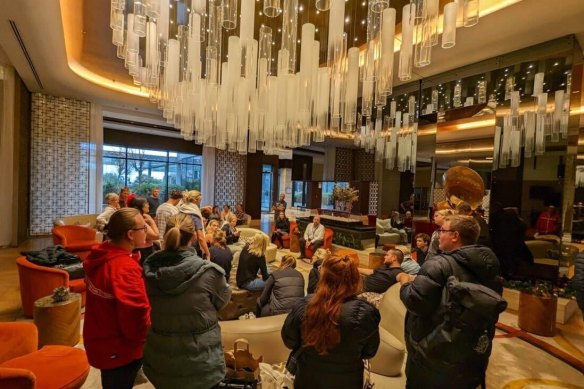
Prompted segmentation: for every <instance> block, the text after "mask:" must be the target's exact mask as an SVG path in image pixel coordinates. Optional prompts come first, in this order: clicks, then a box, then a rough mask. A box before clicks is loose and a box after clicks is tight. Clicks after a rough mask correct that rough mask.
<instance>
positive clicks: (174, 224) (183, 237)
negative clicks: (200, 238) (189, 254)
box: [164, 213, 195, 251]
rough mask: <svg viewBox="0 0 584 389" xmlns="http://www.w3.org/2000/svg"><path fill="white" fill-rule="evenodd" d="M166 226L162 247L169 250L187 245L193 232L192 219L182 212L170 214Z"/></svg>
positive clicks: (193, 224)
mask: <svg viewBox="0 0 584 389" xmlns="http://www.w3.org/2000/svg"><path fill="white" fill-rule="evenodd" d="M166 227H167V228H166V234H164V249H165V250H169V251H177V250H178V249H179V248H180V247H184V246H188V244H189V242H190V241H191V239H192V238H193V235H194V234H195V223H194V222H193V219H192V218H191V216H190V215H186V214H184V213H180V214H178V215H174V216H171V217H170V218H169V219H168V222H167V224H166Z"/></svg>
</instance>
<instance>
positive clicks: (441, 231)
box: [438, 228, 457, 234]
mask: <svg viewBox="0 0 584 389" xmlns="http://www.w3.org/2000/svg"><path fill="white" fill-rule="evenodd" d="M438 232H439V233H440V234H441V233H443V232H457V231H456V230H445V229H444V228H440V229H439V230H438Z"/></svg>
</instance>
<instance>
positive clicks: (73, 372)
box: [0, 322, 89, 389]
mask: <svg viewBox="0 0 584 389" xmlns="http://www.w3.org/2000/svg"><path fill="white" fill-rule="evenodd" d="M0 344H1V345H2V347H1V348H0V387H1V388H3V389H34V388H39V389H41V388H42V389H65V388H67V389H76V388H80V387H81V386H82V385H83V383H84V382H85V380H86V379H87V375H88V374H89V363H88V362H87V356H86V355H85V351H84V350H82V349H78V348H74V347H68V346H45V347H43V348H42V349H40V350H37V346H38V331H37V328H36V326H35V325H34V324H33V323H28V322H11V323H0Z"/></svg>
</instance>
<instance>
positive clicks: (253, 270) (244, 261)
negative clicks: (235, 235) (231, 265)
mask: <svg viewBox="0 0 584 389" xmlns="http://www.w3.org/2000/svg"><path fill="white" fill-rule="evenodd" d="M267 247H268V236H267V235H266V234H264V233H263V232H258V233H257V234H255V235H254V237H253V241H252V242H251V243H249V244H246V245H245V247H244V248H243V250H242V251H241V254H240V255H239V265H238V266H237V275H236V281H237V287H238V288H240V289H247V290H250V291H256V290H263V289H264V287H265V286H266V280H267V279H268V276H269V275H270V274H269V272H268V266H267V264H266V248H267ZM258 272H260V273H261V275H262V278H258Z"/></svg>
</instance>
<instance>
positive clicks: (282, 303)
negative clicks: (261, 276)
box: [258, 267, 304, 317]
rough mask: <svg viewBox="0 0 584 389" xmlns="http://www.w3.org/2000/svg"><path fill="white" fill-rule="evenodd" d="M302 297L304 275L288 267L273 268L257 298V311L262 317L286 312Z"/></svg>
mask: <svg viewBox="0 0 584 389" xmlns="http://www.w3.org/2000/svg"><path fill="white" fill-rule="evenodd" d="M303 297H304V277H303V276H302V274H301V273H300V272H299V271H298V270H296V269H292V268H290V267H288V268H286V269H278V270H275V271H274V272H273V273H271V274H270V275H269V277H268V279H267V280H266V286H265V288H264V290H263V292H262V295H261V296H260V297H259V298H258V308H259V309H260V312H258V313H259V314H260V315H261V316H262V317H263V316H273V315H279V314H282V313H288V312H290V311H291V310H292V307H293V306H294V304H296V302H297V301H298V300H300V299H302V298H303Z"/></svg>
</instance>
